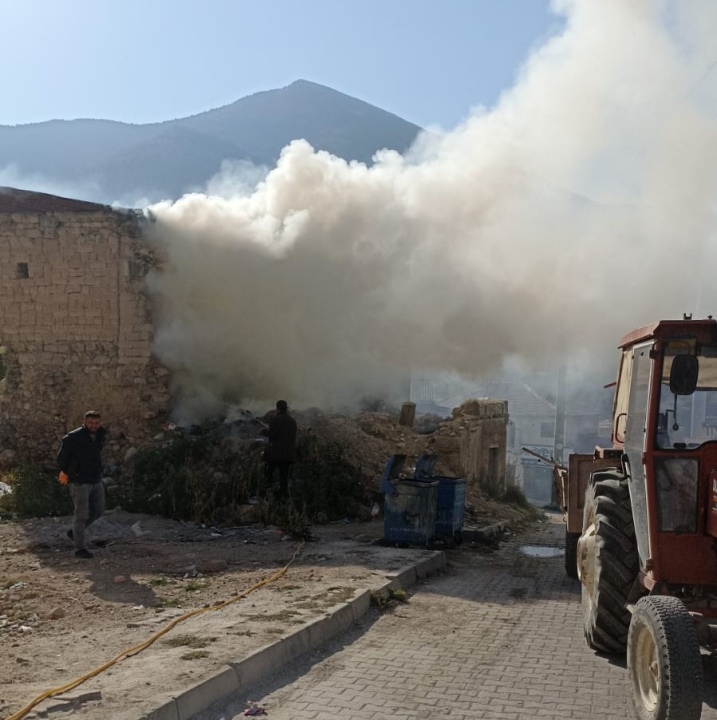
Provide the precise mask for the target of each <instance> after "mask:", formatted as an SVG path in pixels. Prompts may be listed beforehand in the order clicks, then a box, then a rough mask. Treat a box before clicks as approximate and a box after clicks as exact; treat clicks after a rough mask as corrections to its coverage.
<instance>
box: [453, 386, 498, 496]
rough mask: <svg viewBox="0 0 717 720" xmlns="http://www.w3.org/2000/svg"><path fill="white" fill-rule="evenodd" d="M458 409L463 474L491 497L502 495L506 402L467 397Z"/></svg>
mask: <svg viewBox="0 0 717 720" xmlns="http://www.w3.org/2000/svg"><path fill="white" fill-rule="evenodd" d="M458 412H460V413H461V414H462V415H463V417H464V423H463V424H464V430H463V433H462V435H461V445H460V448H461V449H460V453H461V460H460V463H461V469H462V471H463V473H464V474H465V477H466V478H467V479H468V482H469V483H476V482H477V483H479V484H480V485H481V486H482V487H483V488H484V489H485V490H486V491H487V492H489V493H490V494H491V495H493V496H496V497H497V496H500V495H502V494H503V493H504V492H505V490H506V484H505V483H506V479H505V464H506V451H507V438H508V403H507V402H506V401H505V400H470V401H469V402H467V403H464V404H463V405H461V407H460V408H458Z"/></svg>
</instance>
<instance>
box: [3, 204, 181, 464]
mask: <svg viewBox="0 0 717 720" xmlns="http://www.w3.org/2000/svg"><path fill="white" fill-rule="evenodd" d="M95 207H96V208H97V209H96V210H90V211H83V212H72V211H66V212H11V213H10V212H0V352H1V353H2V356H1V358H0V359H1V360H2V365H3V366H4V371H3V370H2V369H1V368H0V372H4V378H3V379H2V380H0V450H2V449H8V448H9V449H11V450H14V451H16V452H17V453H18V454H19V455H20V457H21V458H23V459H28V460H34V461H36V460H47V461H52V460H53V459H54V454H55V452H56V448H57V443H58V441H59V439H60V438H61V437H62V435H63V434H64V433H66V432H67V431H69V430H71V429H72V428H74V427H77V426H78V425H80V424H81V423H82V417H83V414H84V412H85V410H87V409H97V410H99V411H100V412H101V413H102V415H103V418H104V422H105V424H106V425H107V426H108V427H109V429H110V431H111V435H110V443H109V445H108V452H107V459H108V460H110V461H112V460H113V459H117V458H119V457H121V454H122V453H123V452H124V449H125V447H127V446H128V445H130V444H135V443H139V442H141V441H142V440H144V439H146V437H147V435H148V434H149V433H150V432H152V424H153V421H154V420H156V421H157V422H158V421H159V420H160V419H161V418H162V416H163V414H164V413H165V412H166V408H167V405H168V402H169V397H168V391H167V387H166V383H167V371H166V370H165V369H164V368H162V367H160V366H159V365H158V364H157V363H156V361H155V360H154V359H153V357H152V353H151V341H152V325H151V319H150V314H149V307H148V302H147V298H146V296H145V294H144V291H143V286H144V275H145V273H146V271H147V270H148V268H149V267H150V266H151V265H152V263H153V258H152V254H151V252H150V251H149V249H148V248H147V247H146V246H145V245H144V243H143V241H142V229H141V225H140V221H139V218H138V216H137V215H135V214H133V213H128V212H115V211H113V210H111V209H109V208H104V207H103V206H95ZM155 424H156V423H155Z"/></svg>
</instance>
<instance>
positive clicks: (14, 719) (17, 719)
mask: <svg viewBox="0 0 717 720" xmlns="http://www.w3.org/2000/svg"><path fill="white" fill-rule="evenodd" d="M303 547H304V541H303V540H302V541H301V542H300V543H299V544H298V545H297V546H296V550H294V554H293V555H292V556H291V560H289V562H288V563H287V564H286V565H285V566H284V567H283V568H282V569H281V570H279V571H278V572H276V573H274V574H273V575H272V576H271V577H268V578H264V580H260V581H259V582H258V583H256V584H255V585H252V586H251V587H250V588H248V589H247V590H244V592H241V593H239V594H238V595H236V596H235V597H232V598H230V599H229V600H224V601H223V602H219V603H217V604H215V605H211V606H210V607H203V608H198V609H197V610H191V611H190V612H187V613H184V615H180V616H179V617H177V618H174V620H172V622H170V623H169V625H166V626H165V627H164V628H162V629H161V630H159V631H157V632H156V633H154V635H152V636H150V637H149V638H148V639H147V640H145V641H144V642H141V643H139V645H135V646H134V647H131V648H129V650H124V651H123V652H121V653H120V654H119V655H117V656H116V657H114V658H112V660H109V661H107V662H106V663H105V664H104V665H100V667H98V668H95V669H94V670H92V671H91V672H88V673H87V674H86V675H82V676H81V677H79V678H77V679H75V680H73V681H72V682H69V683H67V684H66V685H62V686H60V687H56V688H52V689H51V690H46V691H45V692H44V693H42V694H41V695H38V696H37V697H36V698H35V699H34V700H32V701H31V702H29V703H28V704H27V705H25V707H24V708H22V710H18V711H17V712H16V713H15V714H14V715H10V717H8V718H7V720H21V718H24V717H25V716H26V715H27V714H28V713H29V712H30V711H31V710H32V709H33V708H34V707H36V706H37V705H39V704H40V703H41V702H43V701H44V700H47V699H49V698H51V697H53V696H54V695H60V694H62V693H66V692H69V691H70V690H74V689H75V688H76V687H77V686H78V685H82V683H84V682H86V681H87V680H89V679H90V678H93V677H96V676H97V675H99V674H100V673H103V672H104V671H105V670H107V669H108V668H110V667H112V666H113V665H115V664H117V663H118V662H120V661H122V660H124V659H125V658H128V657H132V656H133V655H137V654H138V653H140V652H142V650H145V649H146V648H148V647H149V646H150V645H152V644H153V643H155V642H156V641H157V640H159V638H161V637H162V635H166V634H167V633H168V632H169V631H170V630H172V629H173V628H175V627H176V626H177V625H179V623H181V622H184V621H185V620H189V618H192V617H196V616H197V615H201V614H203V613H206V612H214V611H216V610H221V609H222V608H225V607H227V605H231V604H232V603H235V602H237V601H238V600H242V599H243V598H245V597H247V596H248V595H250V594H251V593H253V592H254V591H255V590H258V589H259V588H262V587H265V586H266V585H270V584H271V583H273V582H276V581H277V580H278V579H279V578H281V577H283V576H284V575H286V573H287V571H288V570H289V568H290V567H291V565H292V563H293V562H294V560H296V557H297V556H298V554H299V552H301V549H302V548H303Z"/></svg>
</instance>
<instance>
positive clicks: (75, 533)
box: [57, 410, 107, 559]
mask: <svg viewBox="0 0 717 720" xmlns="http://www.w3.org/2000/svg"><path fill="white" fill-rule="evenodd" d="M101 423H102V418H101V416H100V414H99V413H98V412H96V411H95V410H89V411H88V412H86V413H85V422H84V424H83V425H82V426H81V427H78V428H77V429H76V430H73V431H72V432H71V433H68V434H67V435H65V437H64V438H62V443H61V444H60V450H59V452H58V453H57V466H58V467H59V468H60V482H61V483H63V484H65V483H69V487H70V495H72V502H73V503H74V505H75V523H74V526H73V527H72V529H70V530H68V531H67V537H69V538H70V540H73V541H74V543H75V557H78V558H85V559H89V558H91V557H92V553H91V552H90V551H89V550H88V549H87V548H86V547H85V530H86V529H87V527H89V526H90V525H91V524H92V523H93V522H94V521H95V520H98V519H99V518H101V517H102V513H103V512H104V511H105V488H104V485H103V484H102V482H101V479H102V446H103V445H104V443H105V436H106V434H107V431H106V430H105V429H104V428H103V427H102V425H101Z"/></svg>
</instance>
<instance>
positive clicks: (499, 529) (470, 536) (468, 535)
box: [463, 522, 508, 542]
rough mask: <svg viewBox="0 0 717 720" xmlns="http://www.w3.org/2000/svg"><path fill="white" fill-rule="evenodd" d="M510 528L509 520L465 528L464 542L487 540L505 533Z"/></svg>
mask: <svg viewBox="0 0 717 720" xmlns="http://www.w3.org/2000/svg"><path fill="white" fill-rule="evenodd" d="M507 528H508V523H507V522H498V523H494V524H493V525H486V526H484V527H480V528H471V527H464V528H463V541H464V542H487V541H490V540H494V539H496V538H499V537H501V536H502V535H503V533H504V532H505V531H506V529H507Z"/></svg>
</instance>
